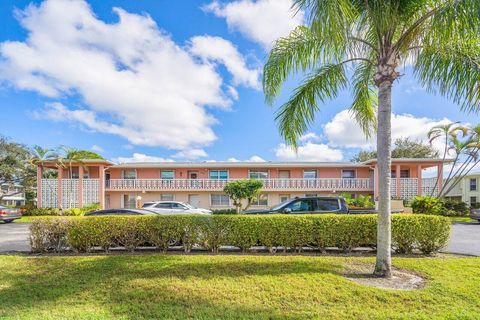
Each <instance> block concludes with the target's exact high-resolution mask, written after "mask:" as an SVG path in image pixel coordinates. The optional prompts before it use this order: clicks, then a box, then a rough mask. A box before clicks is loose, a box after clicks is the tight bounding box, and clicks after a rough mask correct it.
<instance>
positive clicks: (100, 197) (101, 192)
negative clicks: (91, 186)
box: [98, 165, 105, 209]
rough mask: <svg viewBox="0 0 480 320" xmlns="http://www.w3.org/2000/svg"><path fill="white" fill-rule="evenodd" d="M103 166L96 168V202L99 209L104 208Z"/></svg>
mask: <svg viewBox="0 0 480 320" xmlns="http://www.w3.org/2000/svg"><path fill="white" fill-rule="evenodd" d="M104 190H105V166H103V165H101V166H100V167H99V168H98V202H99V203H100V209H105V191H104Z"/></svg>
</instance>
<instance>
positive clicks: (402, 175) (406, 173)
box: [390, 169, 410, 178]
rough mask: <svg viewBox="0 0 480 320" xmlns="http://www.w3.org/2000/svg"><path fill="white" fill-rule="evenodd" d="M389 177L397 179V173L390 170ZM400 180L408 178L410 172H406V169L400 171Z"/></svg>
mask: <svg viewBox="0 0 480 320" xmlns="http://www.w3.org/2000/svg"><path fill="white" fill-rule="evenodd" d="M390 177H392V178H396V177H397V171H396V170H392V172H391V175H390ZM400 178H410V170H408V169H405V170H400Z"/></svg>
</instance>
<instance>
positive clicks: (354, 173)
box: [342, 169, 357, 179]
mask: <svg viewBox="0 0 480 320" xmlns="http://www.w3.org/2000/svg"><path fill="white" fill-rule="evenodd" d="M345 171H353V177H348V178H346V177H344V176H343V173H344V172H345ZM356 178H357V170H356V169H342V179H356Z"/></svg>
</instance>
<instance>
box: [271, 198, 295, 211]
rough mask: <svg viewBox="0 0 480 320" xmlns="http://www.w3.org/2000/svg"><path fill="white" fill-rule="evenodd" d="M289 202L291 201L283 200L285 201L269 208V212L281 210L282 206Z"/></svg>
mask: <svg viewBox="0 0 480 320" xmlns="http://www.w3.org/2000/svg"><path fill="white" fill-rule="evenodd" d="M290 201H292V199H288V200H285V201H283V202H281V203H279V204H277V205H276V206H273V207H271V208H270V210H278V209H280V208H282V207H283V206H284V205H286V204H287V203H289V202H290Z"/></svg>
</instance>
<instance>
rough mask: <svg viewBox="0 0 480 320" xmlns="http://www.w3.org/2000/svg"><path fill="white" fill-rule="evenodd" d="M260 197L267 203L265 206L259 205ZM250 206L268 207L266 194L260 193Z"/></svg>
mask: <svg viewBox="0 0 480 320" xmlns="http://www.w3.org/2000/svg"><path fill="white" fill-rule="evenodd" d="M260 196H264V197H265V199H266V200H267V203H265V204H260ZM251 205H252V206H257V207H264V206H268V194H267V193H261V194H260V195H259V196H258V198H257V200H256V201H254V202H252V204H251Z"/></svg>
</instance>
